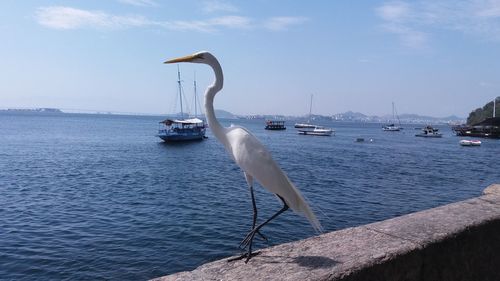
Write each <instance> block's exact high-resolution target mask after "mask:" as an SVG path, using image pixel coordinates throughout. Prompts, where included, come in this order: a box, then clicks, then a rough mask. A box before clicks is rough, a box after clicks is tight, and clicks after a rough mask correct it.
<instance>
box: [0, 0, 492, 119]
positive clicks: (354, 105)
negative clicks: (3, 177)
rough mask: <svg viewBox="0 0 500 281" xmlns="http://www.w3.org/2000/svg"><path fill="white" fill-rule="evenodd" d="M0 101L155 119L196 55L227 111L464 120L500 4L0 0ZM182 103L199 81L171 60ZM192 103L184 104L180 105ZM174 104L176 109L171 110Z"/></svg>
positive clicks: (479, 86) (476, 102) (485, 76)
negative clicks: (217, 83)
mask: <svg viewBox="0 0 500 281" xmlns="http://www.w3.org/2000/svg"><path fill="white" fill-rule="evenodd" d="M0 14H1V17H0V37H1V38H2V39H1V42H2V43H1V44H0V54H1V59H2V66H1V69H2V75H1V76H0V108H8V107H18V108H30V107H56V108H63V109H75V110H96V111H112V112H130V113H151V114H154V113H167V112H173V111H174V104H175V102H176V98H175V96H176V75H177V74H176V71H177V68H176V66H175V65H165V64H162V62H163V61H164V60H166V59H169V58H173V57H177V56H183V55H188V54H191V53H193V52H196V51H200V50H208V51H210V52H212V53H213V54H214V55H215V56H217V57H218V58H219V61H220V62H221V64H222V67H223V70H224V74H225V85H224V89H223V90H222V92H221V93H219V94H218V95H217V97H216V99H215V107H216V108H218V109H224V110H228V111H231V112H233V113H237V114H286V115H302V114H307V113H308V110H309V98H310V95H311V94H314V104H313V113H316V114H325V115H327V114H335V113H341V112H345V111H348V110H353V111H358V112H362V113H365V114H376V115H383V114H390V113H391V102H392V101H394V102H395V104H396V108H397V110H398V112H399V113H417V114H425V115H432V116H438V117H439V116H448V115H452V114H454V115H458V116H464V117H465V116H467V114H468V113H469V112H470V111H471V110H472V109H475V108H477V107H480V106H482V105H484V104H485V103H486V102H488V101H490V100H492V99H493V98H494V97H495V96H500V0H477V1H448V0H436V1H356V2H354V1H281V0H275V1H268V0H267V1H264V0H255V1H222V0H206V1H204V0H200V1H195V0H186V1H160V0H107V1H43V0H42V1H1V2H0ZM180 67H181V73H182V75H183V80H184V87H185V90H186V94H187V96H188V100H189V101H191V103H192V81H193V76H194V73H195V72H196V76H197V81H198V86H199V89H198V91H199V93H200V96H201V95H202V94H203V92H204V89H205V87H206V86H207V85H208V84H209V83H210V82H211V79H212V73H211V71H210V69H209V68H208V67H206V66H203V65H194V64H181V65H180ZM191 107H192V106H191ZM177 109H178V106H177Z"/></svg>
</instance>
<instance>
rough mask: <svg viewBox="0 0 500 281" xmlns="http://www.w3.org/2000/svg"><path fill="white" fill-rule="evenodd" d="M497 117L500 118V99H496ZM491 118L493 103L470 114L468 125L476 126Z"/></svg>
mask: <svg viewBox="0 0 500 281" xmlns="http://www.w3.org/2000/svg"><path fill="white" fill-rule="evenodd" d="M496 116H497V117H500V97H497V98H496ZM490 117H493V101H490V102H489V103H487V104H485V105H484V106H483V107H482V108H477V109H476V110H474V111H472V112H471V113H469V117H467V125H474V124H476V123H479V122H481V121H483V120H485V119H486V118H490Z"/></svg>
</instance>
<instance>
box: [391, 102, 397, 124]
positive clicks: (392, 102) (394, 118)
mask: <svg viewBox="0 0 500 281" xmlns="http://www.w3.org/2000/svg"><path fill="white" fill-rule="evenodd" d="M394 117H395V116H394V102H392V120H395V119H396V118H394Z"/></svg>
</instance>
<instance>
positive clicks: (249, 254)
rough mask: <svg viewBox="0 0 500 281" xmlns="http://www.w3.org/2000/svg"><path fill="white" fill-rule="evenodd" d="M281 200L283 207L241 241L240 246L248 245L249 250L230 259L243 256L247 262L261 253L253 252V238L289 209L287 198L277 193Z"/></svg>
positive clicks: (238, 258) (237, 258)
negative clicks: (284, 198)
mask: <svg viewBox="0 0 500 281" xmlns="http://www.w3.org/2000/svg"><path fill="white" fill-rule="evenodd" d="M277 196H278V197H279V198H280V199H281V201H282V202H283V208H281V210H279V211H278V212H277V213H276V214H274V215H273V216H272V217H270V218H269V219H268V220H266V221H265V222H263V223H261V224H259V225H258V226H257V227H256V228H254V229H253V230H252V231H250V232H249V233H248V234H247V236H246V237H245V239H243V241H242V242H241V243H240V247H241V246H244V248H245V247H247V246H248V251H247V252H246V253H245V254H243V255H241V256H239V257H236V258H232V259H229V260H228V262H229V261H235V260H240V259H243V258H246V260H245V263H247V262H248V261H249V260H250V259H251V258H252V257H253V256H255V255H258V254H259V253H252V245H253V238H254V237H255V234H257V232H258V231H259V230H260V229H261V228H262V227H263V226H264V225H266V224H267V223H268V222H270V221H271V220H273V219H274V218H276V217H277V216H279V215H280V214H281V213H283V212H284V211H286V210H288V208H289V207H288V205H287V204H286V202H285V200H283V198H282V197H281V196H279V195H277Z"/></svg>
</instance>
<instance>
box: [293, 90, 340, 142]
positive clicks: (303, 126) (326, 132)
mask: <svg viewBox="0 0 500 281" xmlns="http://www.w3.org/2000/svg"><path fill="white" fill-rule="evenodd" d="M312 100H313V95H311V102H310V104H309V119H308V120H307V123H295V128H297V131H298V133H299V134H301V135H312V136H331V135H332V134H335V131H334V130H333V129H332V128H327V127H323V126H318V125H314V124H311V111H312Z"/></svg>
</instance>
